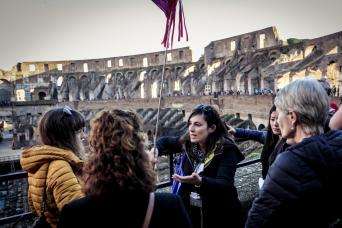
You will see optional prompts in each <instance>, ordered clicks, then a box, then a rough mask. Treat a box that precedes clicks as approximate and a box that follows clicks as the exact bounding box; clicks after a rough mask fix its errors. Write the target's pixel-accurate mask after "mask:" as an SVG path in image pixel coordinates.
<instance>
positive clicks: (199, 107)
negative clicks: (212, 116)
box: [194, 104, 214, 112]
mask: <svg viewBox="0 0 342 228" xmlns="http://www.w3.org/2000/svg"><path fill="white" fill-rule="evenodd" d="M194 110H200V111H203V112H206V111H213V110H214V109H213V107H211V106H210V105H204V104H199V105H197V106H195V108H194Z"/></svg>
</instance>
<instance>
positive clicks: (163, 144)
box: [156, 136, 182, 156]
mask: <svg viewBox="0 0 342 228" xmlns="http://www.w3.org/2000/svg"><path fill="white" fill-rule="evenodd" d="M156 144H157V145H156V146H157V149H158V152H159V156H160V155H167V154H174V153H179V152H181V149H182V146H181V144H180V142H179V137H173V136H163V137H160V138H159V139H158V140H157V142H156Z"/></svg>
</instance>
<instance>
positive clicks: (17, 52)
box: [0, 0, 342, 70]
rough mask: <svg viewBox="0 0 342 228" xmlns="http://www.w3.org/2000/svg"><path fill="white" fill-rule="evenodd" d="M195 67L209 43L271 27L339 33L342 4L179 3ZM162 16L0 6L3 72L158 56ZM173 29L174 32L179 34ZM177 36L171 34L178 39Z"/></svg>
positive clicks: (96, 4)
mask: <svg viewBox="0 0 342 228" xmlns="http://www.w3.org/2000/svg"><path fill="white" fill-rule="evenodd" d="M183 5H184V11H185V17H186V23H187V28H188V32H189V42H185V41H183V42H177V40H176V39H175V41H174V48H177V47H184V46H190V48H191V49H192V50H193V54H194V55H193V56H194V61H197V59H198V58H199V57H200V55H201V54H203V52H204V47H205V46H206V45H208V44H209V43H210V41H213V40H218V39H223V38H227V37H231V36H235V35H239V34H243V33H247V32H252V31H255V30H258V29H262V28H266V27H269V26H276V27H277V29H278V33H279V35H280V38H281V39H283V40H285V39H287V38H292V37H296V38H309V39H310V38H315V37H319V36H324V35H328V34H331V33H335V32H338V31H342V0H283V1H279V0H234V1H233V0H183ZM164 26H165V16H164V14H163V12H162V11H161V10H160V9H159V8H158V7H157V6H156V5H155V4H154V3H153V2H152V1H151V0H0V69H5V70H9V69H10V68H11V67H12V66H13V65H15V64H16V63H17V62H24V61H54V60H68V59H91V58H105V57H115V56H124V55H134V54H141V53H145V52H154V51H162V50H163V46H162V45H161V44H160V43H161V41H162V37H163V34H164ZM176 29H177V27H176ZM176 35H177V31H175V38H176Z"/></svg>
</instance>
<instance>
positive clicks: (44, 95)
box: [38, 92, 46, 101]
mask: <svg viewBox="0 0 342 228" xmlns="http://www.w3.org/2000/svg"><path fill="white" fill-rule="evenodd" d="M45 97H46V93H45V92H39V93H38V100H40V101H42V100H45Z"/></svg>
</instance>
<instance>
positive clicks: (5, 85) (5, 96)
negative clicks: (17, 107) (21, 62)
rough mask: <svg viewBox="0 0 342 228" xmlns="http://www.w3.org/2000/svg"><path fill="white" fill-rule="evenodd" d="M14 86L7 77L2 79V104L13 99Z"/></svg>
mask: <svg viewBox="0 0 342 228" xmlns="http://www.w3.org/2000/svg"><path fill="white" fill-rule="evenodd" d="M11 91H12V86H11V83H10V82H9V81H7V80H6V79H0V104H1V103H8V102H10V101H11Z"/></svg>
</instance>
